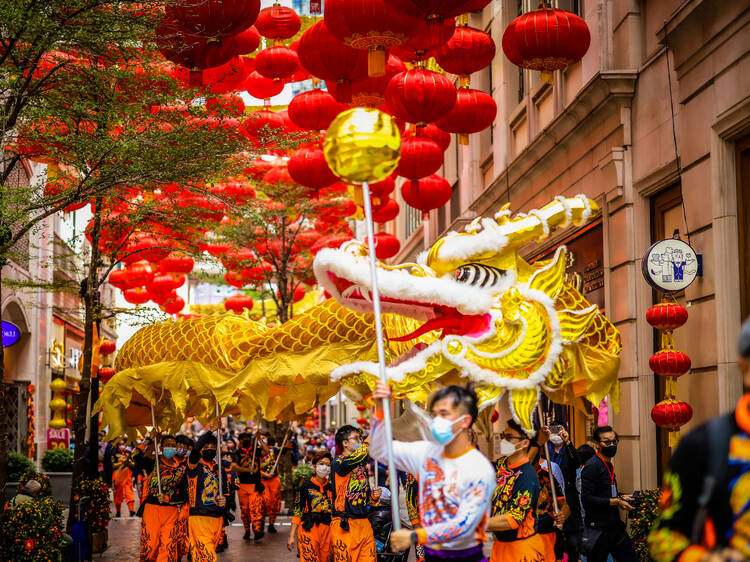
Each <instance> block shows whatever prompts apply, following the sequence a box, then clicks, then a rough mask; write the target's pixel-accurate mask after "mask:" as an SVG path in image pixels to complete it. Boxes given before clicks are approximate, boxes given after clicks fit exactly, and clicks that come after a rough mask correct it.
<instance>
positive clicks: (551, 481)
mask: <svg viewBox="0 0 750 562" xmlns="http://www.w3.org/2000/svg"><path fill="white" fill-rule="evenodd" d="M536 408H537V413H538V414H539V431H541V430H542V425H544V416H543V415H542V401H541V400H539V401H538V402H537V403H536ZM543 448H544V456H545V457H546V458H547V473H548V474H549V485H550V488H551V492H552V503H553V504H554V506H555V514H557V513H559V512H560V508H559V507H558V506H557V494H556V493H555V476H554V475H553V474H552V462H551V461H550V459H549V447H547V443H545V444H544V445H543Z"/></svg>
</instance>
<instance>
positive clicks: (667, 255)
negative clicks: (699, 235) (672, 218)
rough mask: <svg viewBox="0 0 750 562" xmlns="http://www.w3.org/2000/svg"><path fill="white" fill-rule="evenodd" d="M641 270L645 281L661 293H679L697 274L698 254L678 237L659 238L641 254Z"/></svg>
mask: <svg viewBox="0 0 750 562" xmlns="http://www.w3.org/2000/svg"><path fill="white" fill-rule="evenodd" d="M641 271H642V273H643V277H644V278H645V279H646V282H647V283H648V284H649V285H651V286H652V287H653V288H654V289H656V290H657V291H662V292H663V293H679V292H680V291H682V290H684V289H685V288H686V287H687V286H688V285H690V283H692V282H693V281H695V278H696V276H697V275H698V256H697V255H696V253H695V250H693V248H691V247H690V245H689V244H687V243H685V242H683V241H682V240H680V239H679V238H667V239H666V240H660V241H659V242H657V243H656V244H654V245H653V246H651V247H650V248H649V249H648V251H647V252H646V254H645V255H644V256H643V261H642V262H641Z"/></svg>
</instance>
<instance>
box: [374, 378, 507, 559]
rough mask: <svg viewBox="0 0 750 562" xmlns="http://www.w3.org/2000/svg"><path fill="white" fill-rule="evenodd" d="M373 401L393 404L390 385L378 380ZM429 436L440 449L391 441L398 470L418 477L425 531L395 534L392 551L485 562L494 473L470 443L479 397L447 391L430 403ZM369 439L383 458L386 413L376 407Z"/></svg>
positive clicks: (457, 389)
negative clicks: (415, 549)
mask: <svg viewBox="0 0 750 562" xmlns="http://www.w3.org/2000/svg"><path fill="white" fill-rule="evenodd" d="M373 398H374V399H375V400H376V403H377V404H378V405H380V404H382V402H380V400H390V398H391V391H390V389H389V388H388V386H387V385H386V384H385V383H384V382H382V381H378V382H377V383H376V386H375V392H374V393H373ZM429 404H430V406H429V408H430V410H431V411H432V415H433V416H434V417H433V420H432V425H431V428H430V430H431V432H432V435H433V437H434V438H435V440H436V441H437V442H438V443H439V444H435V443H431V442H429V441H415V442H411V443H405V442H400V441H394V442H393V461H394V464H395V466H396V468H397V469H400V470H404V471H406V472H408V473H410V474H416V475H418V480H419V488H420V490H419V497H420V505H419V516H420V522H421V527H420V528H419V529H415V530H409V529H400V530H398V531H394V532H393V533H391V549H392V550H393V551H394V552H398V551H403V550H406V549H407V548H409V546H410V545H411V544H423V545H425V549H424V551H425V560H426V561H427V562H434V561H438V560H451V561H453V562H481V561H485V560H486V557H485V556H484V554H483V552H482V543H483V542H484V541H485V540H486V539H487V537H486V535H485V534H484V531H483V528H484V525H485V523H486V521H487V510H488V507H489V505H490V498H491V495H492V490H493V489H494V487H495V474H494V471H493V470H492V465H491V464H490V462H489V461H488V460H487V459H486V458H485V457H484V455H482V453H480V452H479V451H478V450H477V449H476V448H475V447H474V446H473V445H472V443H471V435H470V428H471V426H472V425H473V423H474V421H475V420H476V417H477V414H478V408H477V397H476V394H474V393H473V392H472V391H469V390H467V389H465V388H463V387H460V386H447V387H445V388H442V389H440V390H438V391H436V392H435V393H434V394H433V395H432V396H431V398H430V401H429ZM375 417H376V422H375V423H374V424H373V427H372V433H371V435H370V441H371V447H372V451H373V456H374V457H375V458H379V459H385V458H386V456H387V445H388V444H387V443H386V436H385V431H383V429H382V428H381V423H380V422H381V421H382V420H383V411H382V410H381V409H380V407H379V406H378V407H377V409H376V411H375Z"/></svg>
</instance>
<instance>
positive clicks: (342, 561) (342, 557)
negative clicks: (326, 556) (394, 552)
mask: <svg viewBox="0 0 750 562" xmlns="http://www.w3.org/2000/svg"><path fill="white" fill-rule="evenodd" d="M331 543H332V548H333V561H334V562H375V539H374V537H373V536H372V527H371V526H370V521H369V520H368V519H349V530H348V531H344V529H342V528H341V519H340V518H339V517H335V518H334V519H333V521H331Z"/></svg>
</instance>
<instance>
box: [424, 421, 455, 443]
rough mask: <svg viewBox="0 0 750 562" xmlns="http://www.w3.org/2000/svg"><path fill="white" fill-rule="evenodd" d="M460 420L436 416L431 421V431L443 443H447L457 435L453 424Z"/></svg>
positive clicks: (436, 439)
mask: <svg viewBox="0 0 750 562" xmlns="http://www.w3.org/2000/svg"><path fill="white" fill-rule="evenodd" d="M459 419H460V418H459ZM457 421H458V420H446V419H445V418H441V417H435V418H432V421H431V422H430V433H432V437H434V438H435V441H437V442H438V443H439V444H441V445H447V444H448V443H450V442H451V441H453V438H454V437H455V435H454V434H453V424H454V423H456V422H457Z"/></svg>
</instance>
